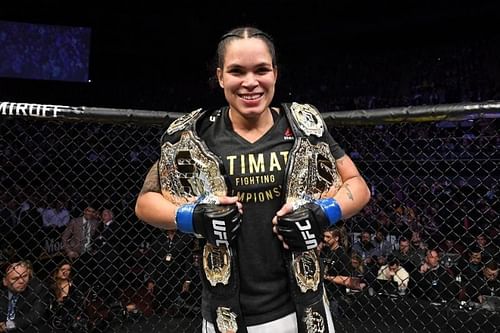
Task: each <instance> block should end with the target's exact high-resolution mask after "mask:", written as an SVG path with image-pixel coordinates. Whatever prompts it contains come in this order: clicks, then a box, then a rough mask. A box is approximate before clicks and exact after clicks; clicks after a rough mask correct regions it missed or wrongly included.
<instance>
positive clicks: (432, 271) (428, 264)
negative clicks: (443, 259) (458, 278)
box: [410, 250, 459, 302]
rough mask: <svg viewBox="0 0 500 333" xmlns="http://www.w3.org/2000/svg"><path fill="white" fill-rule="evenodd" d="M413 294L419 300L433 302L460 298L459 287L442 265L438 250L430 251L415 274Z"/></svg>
mask: <svg viewBox="0 0 500 333" xmlns="http://www.w3.org/2000/svg"><path fill="white" fill-rule="evenodd" d="M410 275H411V278H410V279H411V280H413V281H414V284H413V286H412V287H411V292H412V294H413V295H415V296H416V297H418V298H421V299H424V300H427V301H431V302H443V301H450V300H452V299H454V298H455V297H456V296H458V292H459V290H458V286H457V285H456V284H455V280H454V279H453V277H452V276H451V275H450V274H449V273H448V271H447V270H446V269H445V268H444V267H443V266H441V265H440V255H439V252H438V251H436V250H428V251H427V255H426V257H425V259H424V261H423V262H422V264H421V265H420V267H419V268H418V270H417V271H415V272H414V273H413V274H411V273H410Z"/></svg>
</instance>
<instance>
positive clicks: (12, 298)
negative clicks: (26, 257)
mask: <svg viewBox="0 0 500 333" xmlns="http://www.w3.org/2000/svg"><path fill="white" fill-rule="evenodd" d="M47 301H48V293H47V289H46V288H45V286H44V285H43V284H42V283H41V282H40V280H38V279H37V278H35V277H34V276H33V268H32V266H31V263H30V262H28V261H18V262H15V263H12V264H10V265H9V266H8V267H7V269H6V271H5V276H4V278H3V288H2V290H1V292H0V332H10V331H12V332H45V331H46V323H45V320H44V318H45V315H46V312H47V310H48V302H47Z"/></svg>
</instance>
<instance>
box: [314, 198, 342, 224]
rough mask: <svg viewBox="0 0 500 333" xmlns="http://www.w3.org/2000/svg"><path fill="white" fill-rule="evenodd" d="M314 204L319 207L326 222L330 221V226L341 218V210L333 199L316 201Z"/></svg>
mask: <svg viewBox="0 0 500 333" xmlns="http://www.w3.org/2000/svg"><path fill="white" fill-rule="evenodd" d="M315 203H316V204H317V205H318V206H320V207H321V209H322V210H323V212H324V213H325V215H326V217H327V218H328V221H330V225H334V224H336V223H337V222H338V221H340V219H341V218H342V210H341V209H340V206H339V203H338V202H337V200H335V199H334V198H324V199H320V200H316V201H315Z"/></svg>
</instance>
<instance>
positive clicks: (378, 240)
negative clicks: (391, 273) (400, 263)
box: [372, 229, 392, 258]
mask: <svg viewBox="0 0 500 333" xmlns="http://www.w3.org/2000/svg"><path fill="white" fill-rule="evenodd" d="M372 244H373V246H374V248H375V250H373V252H372V255H374V256H376V257H379V256H383V257H386V258H387V257H388V256H389V254H391V252H392V243H391V242H390V241H389V240H388V239H387V233H386V231H385V230H382V229H381V230H378V231H377V232H376V233H375V237H374V238H373V240H372Z"/></svg>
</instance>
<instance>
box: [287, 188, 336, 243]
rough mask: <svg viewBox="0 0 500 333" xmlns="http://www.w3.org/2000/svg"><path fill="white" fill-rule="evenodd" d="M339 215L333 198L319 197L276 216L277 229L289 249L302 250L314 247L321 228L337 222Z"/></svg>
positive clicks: (320, 235)
mask: <svg viewBox="0 0 500 333" xmlns="http://www.w3.org/2000/svg"><path fill="white" fill-rule="evenodd" d="M341 217H342V212H341V210H340V206H339V205H338V203H337V201H336V200H335V199H333V198H327V199H321V200H316V201H313V202H309V203H306V204H304V205H303V206H301V207H299V208H298V209H295V210H294V211H293V212H291V213H288V214H286V215H284V216H281V217H278V225H277V229H278V233H279V234H280V235H281V236H283V239H284V242H285V243H286V244H287V245H288V248H289V249H290V250H291V251H294V252H304V251H307V250H311V249H314V248H316V247H317V246H318V244H319V242H320V241H321V239H322V238H323V229H324V228H326V227H327V226H329V225H333V224H335V223H337V222H338V221H339V220H340V219H341Z"/></svg>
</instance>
